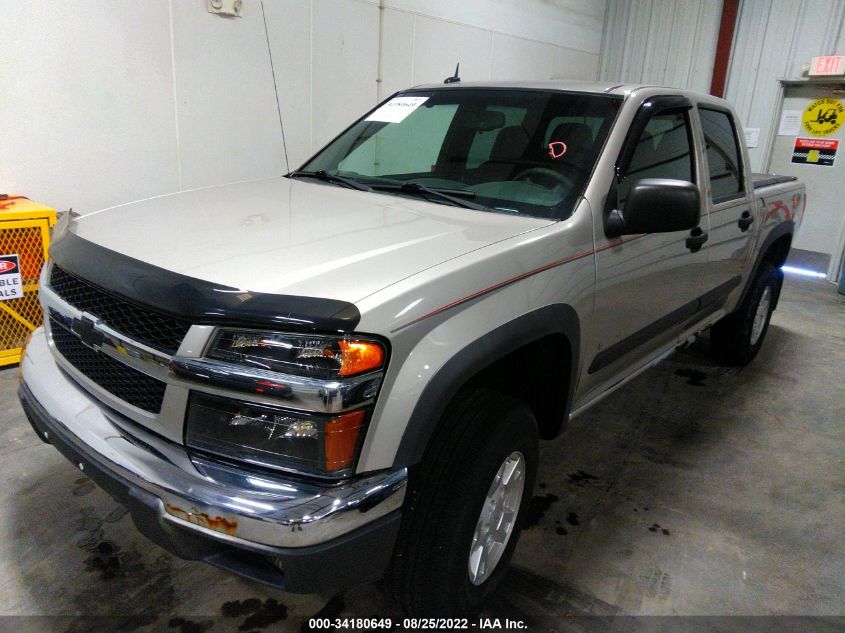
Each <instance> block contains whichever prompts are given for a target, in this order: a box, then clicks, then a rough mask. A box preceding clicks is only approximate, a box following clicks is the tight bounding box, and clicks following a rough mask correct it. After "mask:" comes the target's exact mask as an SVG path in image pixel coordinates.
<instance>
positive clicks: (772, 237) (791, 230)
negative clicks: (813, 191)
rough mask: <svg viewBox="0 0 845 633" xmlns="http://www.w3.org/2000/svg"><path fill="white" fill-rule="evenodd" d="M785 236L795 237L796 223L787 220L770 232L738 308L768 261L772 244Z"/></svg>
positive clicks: (740, 297)
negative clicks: (767, 255)
mask: <svg viewBox="0 0 845 633" xmlns="http://www.w3.org/2000/svg"><path fill="white" fill-rule="evenodd" d="M785 235H790V236H793V235H795V222H793V221H792V220H786V221H784V222H781V223H780V224H778V225H777V226H776V227H775V228H773V229H772V230H771V231H769V234H768V235H767V236H766V237H765V239H764V240H763V243H762V244H761V245H760V250H758V251H757V259H755V260H754V267H753V268H752V269H751V274H750V275H749V276H748V281H746V282H745V287H744V288H743V289H742V294H741V295H740V296H739V301H737V304H736V305H737V307H739V306H741V305H742V302H743V301H745V297H746V295H747V294H748V292H749V291H750V290H751V286H752V285H753V284H754V280H755V279H756V278H757V273H759V272H760V266H762V265H763V262H764V261H765V259H766V254H767V253H768V252H769V248H771V246H772V244H774V243H775V241H776V240H779V239H780V238H782V237H783V236H785Z"/></svg>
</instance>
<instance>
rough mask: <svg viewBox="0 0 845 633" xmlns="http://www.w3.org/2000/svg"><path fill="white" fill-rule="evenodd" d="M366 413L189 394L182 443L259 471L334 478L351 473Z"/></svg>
mask: <svg viewBox="0 0 845 633" xmlns="http://www.w3.org/2000/svg"><path fill="white" fill-rule="evenodd" d="M367 414H368V412H367V411H366V410H364V409H359V410H357V411H351V412H348V413H343V414H340V415H335V416H330V415H317V414H313V413H305V412H302V411H291V410H287V409H282V408H279V407H272V406H268V405H266V404H258V403H252V402H244V401H239V400H234V399H232V398H222V397H220V396H212V395H208V394H203V393H197V392H193V393H192V394H191V401H190V406H189V409H188V424H187V431H186V438H185V439H186V443H187V444H188V446H190V447H191V448H194V449H199V450H201V451H204V452H207V453H212V454H215V455H219V456H222V457H229V458H232V459H236V460H239V461H244V462H248V463H251V464H256V465H259V466H269V467H271V468H282V469H286V470H295V471H299V472H304V473H309V474H316V475H326V476H338V475H344V474H348V473H349V472H350V471H351V468H352V466H353V464H354V462H355V458H356V457H357V453H358V449H359V448H360V442H361V440H362V438H363V433H362V430H363V427H364V423H365V421H366V417H367Z"/></svg>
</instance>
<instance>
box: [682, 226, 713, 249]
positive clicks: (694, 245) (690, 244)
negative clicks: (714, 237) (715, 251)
mask: <svg viewBox="0 0 845 633" xmlns="http://www.w3.org/2000/svg"><path fill="white" fill-rule="evenodd" d="M708 239H710V236H709V235H708V234H707V232H706V231H702V230H701V227H700V226H697V227H695V228H694V229H693V230H692V231H690V234H689V237H688V238H687V248H688V249H690V252H692V253H697V252H698V251H700V250H701V247H702V245H703V244H704V242H706V241H707V240H708Z"/></svg>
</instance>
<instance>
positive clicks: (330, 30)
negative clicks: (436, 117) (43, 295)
mask: <svg viewBox="0 0 845 633" xmlns="http://www.w3.org/2000/svg"><path fill="white" fill-rule="evenodd" d="M605 3H606V0H463V1H461V2H454V1H453V0H448V1H446V0H425V1H423V0H385V2H384V8H380V6H379V2H378V1H377V0H267V1H266V2H264V3H262V2H260V0H244V7H243V17H241V18H224V17H221V16H218V15H212V14H209V13H208V12H207V6H206V2H205V0H147V1H146V2H129V1H128V0H124V1H122V2H113V3H109V4H108V7H107V8H105V9H104V8H103V6H102V5H97V4H91V3H87V4H86V3H79V2H75V1H73V0H42V1H40V2H0V24H3V25H4V33H3V37H2V38H0V59H2V60H3V61H2V63H0V85H2V86H3V88H2V98H0V190H4V191H18V192H21V193H24V194H26V195H30V196H32V197H34V198H36V199H39V200H42V201H44V202H46V203H48V204H52V205H53V206H56V207H58V208H67V207H70V206H73V207H74V208H76V209H80V210H89V209H96V208H101V207H104V206H109V205H113V204H119V203H121V202H126V201H130V200H134V199H139V198H143V197H148V196H152V195H159V194H163V193H169V192H172V191H177V190H179V189H182V188H193V187H200V186H206V185H211V184H216V183H223V182H232V181H236V180H244V179H252V178H262V177H269V176H272V175H275V174H278V173H282V172H283V171H285V170H286V169H288V168H290V169H292V168H295V167H298V166H299V165H300V164H301V163H302V162H303V161H304V160H305V159H306V158H307V157H308V156H310V155H311V154H312V153H313V152H314V151H315V150H317V149H319V147H320V146H322V145H323V144H324V143H325V142H326V141H328V140H330V139H331V138H332V137H333V136H334V135H335V134H337V133H338V132H339V131H340V130H341V129H343V127H345V126H346V125H347V124H349V123H350V122H351V121H352V120H353V119H354V118H356V117H357V116H358V115H360V114H361V113H362V112H364V111H365V110H367V109H369V108H370V107H372V106H373V105H374V104H375V103H376V102H377V100H378V98H379V94H381V96H382V97H386V96H387V95H389V94H391V93H392V92H395V91H396V90H400V89H403V88H406V87H408V86H411V85H415V84H420V83H428V82H435V83H439V82H441V81H442V80H443V79H444V78H445V77H446V76H448V75H450V74H451V73H452V72H453V70H454V67H455V63H456V62H458V61H460V63H461V77H462V78H464V79H466V80H470V79H480V80H485V79H488V78H490V77H491V76H492V77H495V78H497V79H506V78H521V79H550V78H575V79H594V78H596V75H597V72H598V54H599V47H600V44H601V37H602V28H603V23H604V11H605ZM262 4H263V9H264V14H265V15H266V24H267V35H269V37H267V36H266V35H265V30H264V15H262ZM380 17H381V25H382V29H381V33H382V38H381V39H382V47H381V52H382V55H381V69H382V73H381V79H382V81H381V83H380V84H379V83H378V82H377V77H378V69H379V22H380ZM268 40H269V41H268ZM268 45H269V46H268ZM268 47H269V51H268ZM271 53H272V63H273V68H272V70H275V79H276V82H275V86H274V85H273V73H272V70H271V63H270V62H271ZM277 100H278V106H277ZM278 110H281V115H282V122H283V124H284V143H283V137H282V131H281V129H280V127H281V126H280V124H279V114H278ZM286 154H287V159H288V160H287V161H286V160H285V155H286Z"/></svg>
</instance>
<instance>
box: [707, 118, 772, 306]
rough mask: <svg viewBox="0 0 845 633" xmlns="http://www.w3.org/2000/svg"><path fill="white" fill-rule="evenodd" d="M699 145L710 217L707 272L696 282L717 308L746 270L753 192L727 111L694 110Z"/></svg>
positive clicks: (751, 241) (751, 243)
mask: <svg viewBox="0 0 845 633" xmlns="http://www.w3.org/2000/svg"><path fill="white" fill-rule="evenodd" d="M698 116H699V121H700V125H701V133H702V136H703V141H704V147H705V151H704V163H705V164H704V170H705V173H706V177H705V178H704V179H703V187H702V188H701V189H702V196H703V197H704V199H705V203H706V206H707V209H708V211H709V215H710V239H709V240H708V242H707V244H706V246H705V248H704V250H705V251H706V253H707V261H708V266H707V268H706V271H705V273H704V276H703V277H702V284H703V292H704V293H705V298H707V299H708V300H709V301H710V302H711V303H712V305H713V307H718V306H721V305H722V304H723V303H724V301H725V299H727V297H728V295H729V294H730V293H731V292H732V291H733V290H735V289H737V288H739V287H740V286H741V284H742V274H743V272H744V271H748V270H751V263H750V261H749V259H750V258H751V257H753V254H754V253H753V251H754V239H753V238H754V236H755V235H756V230H757V228H758V227H757V226H756V225H755V215H757V214H755V209H754V192H753V190H752V188H751V187H750V186H749V185H748V178H747V174H746V173H745V165H746V163H745V162H744V160H743V151H742V147H743V146H742V145H741V144H740V139H739V130H738V127H737V125H736V122H735V121H734V118H733V115H732V114H731V112H730V111H728V110H723V109H719V108H717V107H714V106H711V105H704V104H699V106H698Z"/></svg>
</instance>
